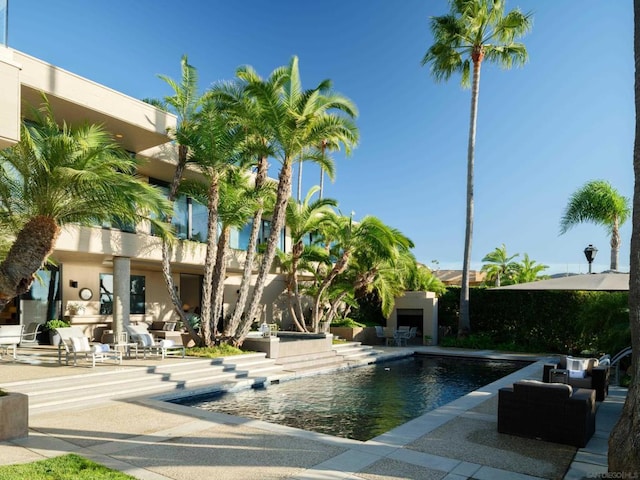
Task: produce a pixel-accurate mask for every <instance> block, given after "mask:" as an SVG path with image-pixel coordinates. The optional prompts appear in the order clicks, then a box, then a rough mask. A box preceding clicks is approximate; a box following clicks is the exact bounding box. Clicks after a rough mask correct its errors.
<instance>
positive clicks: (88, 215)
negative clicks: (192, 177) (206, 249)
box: [0, 98, 170, 310]
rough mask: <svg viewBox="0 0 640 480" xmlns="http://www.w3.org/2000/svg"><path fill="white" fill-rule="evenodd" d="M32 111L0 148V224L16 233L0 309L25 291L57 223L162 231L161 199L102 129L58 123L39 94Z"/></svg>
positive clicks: (1, 278)
mask: <svg viewBox="0 0 640 480" xmlns="http://www.w3.org/2000/svg"><path fill="white" fill-rule="evenodd" d="M34 116H35V122H34V123H24V124H23V125H22V129H21V132H20V142H19V143H18V144H17V145H15V146H13V147H11V148H8V149H5V150H2V151H0V222H1V223H2V224H3V225H4V226H5V227H10V228H11V229H12V231H14V232H16V233H15V237H14V241H13V243H12V245H11V247H10V249H9V251H8V252H7V254H6V257H5V258H4V260H3V261H2V263H0V310H2V308H4V306H5V305H6V304H7V303H8V302H9V301H10V300H11V299H12V298H14V297H15V296H17V295H20V294H22V293H25V292H27V291H28V290H29V289H30V287H31V284H32V282H33V279H34V274H35V273H36V272H37V271H38V269H40V268H41V267H42V266H43V264H44V262H46V261H47V259H48V257H49V255H51V252H52V251H53V249H54V247H55V243H56V240H57V238H58V235H59V234H60V231H61V229H62V227H63V226H65V225H68V224H80V225H87V226H95V225H102V224H103V223H104V222H119V223H124V224H129V225H137V224H139V223H140V222H142V221H149V222H151V223H152V224H153V225H154V227H155V228H156V229H157V231H158V232H160V233H162V234H163V235H168V234H169V231H168V230H167V229H166V228H165V227H166V225H165V224H164V222H162V221H161V220H158V218H159V217H161V216H163V215H166V214H167V213H168V212H169V211H170V205H169V203H168V202H167V201H166V200H165V199H164V198H163V196H162V194H161V192H160V191H159V190H157V189H156V188H154V187H153V186H151V185H149V184H148V183H146V182H145V181H143V180H142V179H141V178H139V177H138V176H136V173H135V172H136V168H137V167H138V162H137V160H136V159H134V158H131V157H130V156H129V155H128V154H127V153H126V152H125V151H124V150H123V149H122V148H121V147H120V145H118V144H117V143H116V142H115V141H114V140H113V138H112V137H111V135H110V134H109V133H108V132H107V131H106V130H105V129H104V128H103V127H102V126H99V125H82V126H78V127H72V126H69V125H67V124H66V123H64V124H62V125H61V126H60V125H58V124H57V123H56V120H55V116H54V113H53V111H52V110H51V108H50V105H49V104H48V102H47V100H46V98H45V101H44V104H43V106H42V107H41V108H40V110H38V111H36V112H34ZM4 233H5V234H6V233H7V230H5V231H4ZM167 238H168V239H169V238H170V237H167Z"/></svg>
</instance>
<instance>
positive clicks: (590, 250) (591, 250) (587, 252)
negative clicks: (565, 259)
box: [584, 244, 598, 273]
mask: <svg viewBox="0 0 640 480" xmlns="http://www.w3.org/2000/svg"><path fill="white" fill-rule="evenodd" d="M596 253H598V249H597V248H596V247H594V246H593V245H591V244H589V246H588V247H587V248H585V249H584V256H585V257H587V262H589V273H591V264H592V263H593V261H594V260H595V258H596Z"/></svg>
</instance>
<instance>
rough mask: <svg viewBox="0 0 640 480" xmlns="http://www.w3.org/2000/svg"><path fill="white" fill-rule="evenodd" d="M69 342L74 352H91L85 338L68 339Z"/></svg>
mask: <svg viewBox="0 0 640 480" xmlns="http://www.w3.org/2000/svg"><path fill="white" fill-rule="evenodd" d="M69 341H70V342H71V348H72V349H73V351H74V352H89V351H91V346H90V345H89V339H88V338H87V337H71V338H69Z"/></svg>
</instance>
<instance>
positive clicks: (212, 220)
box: [200, 172, 220, 346]
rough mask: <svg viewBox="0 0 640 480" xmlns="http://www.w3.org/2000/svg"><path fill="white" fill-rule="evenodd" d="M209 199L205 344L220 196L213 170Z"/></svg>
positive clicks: (209, 325)
mask: <svg viewBox="0 0 640 480" xmlns="http://www.w3.org/2000/svg"><path fill="white" fill-rule="evenodd" d="M209 181H210V185H209V200H208V202H207V209H208V210H209V215H208V218H207V222H208V223H207V225H208V227H207V253H206V256H205V263H204V278H203V279H202V306H201V307H202V309H201V315H202V317H201V323H200V327H201V328H202V338H203V339H204V343H205V345H207V346H209V345H211V331H212V326H213V322H214V321H215V319H214V318H213V308H212V307H213V273H214V270H215V268H216V252H217V243H218V201H219V197H220V190H219V181H220V177H219V175H218V174H217V173H215V172H213V173H212V175H211V178H210V180H209Z"/></svg>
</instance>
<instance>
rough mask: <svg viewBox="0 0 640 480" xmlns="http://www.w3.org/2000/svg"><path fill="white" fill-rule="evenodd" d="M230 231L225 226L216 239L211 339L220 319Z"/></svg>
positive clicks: (214, 334)
mask: <svg viewBox="0 0 640 480" xmlns="http://www.w3.org/2000/svg"><path fill="white" fill-rule="evenodd" d="M230 232H231V227H225V228H224V229H223V230H222V234H221V235H220V238H219V239H218V248H217V258H216V265H215V271H214V272H213V284H212V287H211V292H212V302H211V316H212V318H213V323H212V326H213V328H212V330H211V333H212V336H211V339H212V340H213V339H215V337H216V335H217V334H218V328H217V325H218V322H219V321H220V317H221V316H222V305H223V303H224V280H225V276H226V275H227V252H228V248H227V247H228V245H229V238H230V235H231V234H230ZM212 343H213V342H212Z"/></svg>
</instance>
